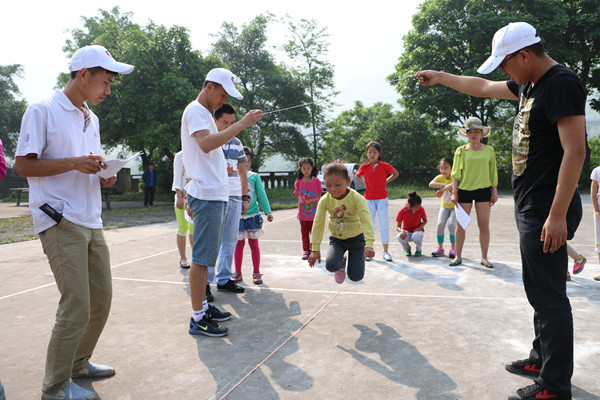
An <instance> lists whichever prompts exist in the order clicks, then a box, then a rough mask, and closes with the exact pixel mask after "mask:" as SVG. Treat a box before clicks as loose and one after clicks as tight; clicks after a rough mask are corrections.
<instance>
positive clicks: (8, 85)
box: [0, 64, 27, 157]
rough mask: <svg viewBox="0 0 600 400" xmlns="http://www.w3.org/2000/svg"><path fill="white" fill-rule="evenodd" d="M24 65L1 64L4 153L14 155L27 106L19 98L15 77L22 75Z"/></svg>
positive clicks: (0, 132) (0, 134)
mask: <svg viewBox="0 0 600 400" xmlns="http://www.w3.org/2000/svg"><path fill="white" fill-rule="evenodd" d="M22 72H23V67H22V66H21V65H19V64H13V65H0V140H2V144H3V148H4V153H5V154H6V155H7V156H9V157H13V156H14V154H15V150H16V148H17V140H18V138H19V130H20V127H21V117H22V116H23V113H24V112H25V109H26V108H27V102H26V101H25V100H18V97H19V95H20V92H19V87H18V86H17V84H16V83H15V81H14V77H21V74H22Z"/></svg>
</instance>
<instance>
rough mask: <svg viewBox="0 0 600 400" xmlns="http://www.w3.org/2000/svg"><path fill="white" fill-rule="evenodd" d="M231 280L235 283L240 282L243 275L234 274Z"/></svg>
mask: <svg viewBox="0 0 600 400" xmlns="http://www.w3.org/2000/svg"><path fill="white" fill-rule="evenodd" d="M231 280H232V281H234V282H239V281H241V280H242V274H238V273H237V272H234V273H233V275H231Z"/></svg>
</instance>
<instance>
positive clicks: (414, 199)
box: [408, 190, 422, 207]
mask: <svg viewBox="0 0 600 400" xmlns="http://www.w3.org/2000/svg"><path fill="white" fill-rule="evenodd" d="M421 202H422V200H421V196H419V195H418V194H417V192H415V191H414V190H413V191H412V192H408V204H410V206H411V207H413V206H416V205H417V204H419V205H420V204H421Z"/></svg>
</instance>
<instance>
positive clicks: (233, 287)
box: [217, 279, 246, 293]
mask: <svg viewBox="0 0 600 400" xmlns="http://www.w3.org/2000/svg"><path fill="white" fill-rule="evenodd" d="M217 290H220V291H222V292H233V293H244V292H245V291H246V289H244V288H243V287H241V286H240V285H237V284H236V283H235V282H234V281H232V280H231V279H230V280H228V281H227V283H226V284H224V285H219V284H218V283H217Z"/></svg>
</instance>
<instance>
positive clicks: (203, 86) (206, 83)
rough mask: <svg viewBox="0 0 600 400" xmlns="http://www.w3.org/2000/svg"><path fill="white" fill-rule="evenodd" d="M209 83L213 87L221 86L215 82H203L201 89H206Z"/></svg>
mask: <svg viewBox="0 0 600 400" xmlns="http://www.w3.org/2000/svg"><path fill="white" fill-rule="evenodd" d="M209 83H212V84H213V85H215V87H217V88H219V87H221V86H223V85H221V84H220V83H217V82H213V81H204V84H203V85H202V89H204V88H205V87H206V85H208V84H209Z"/></svg>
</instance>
